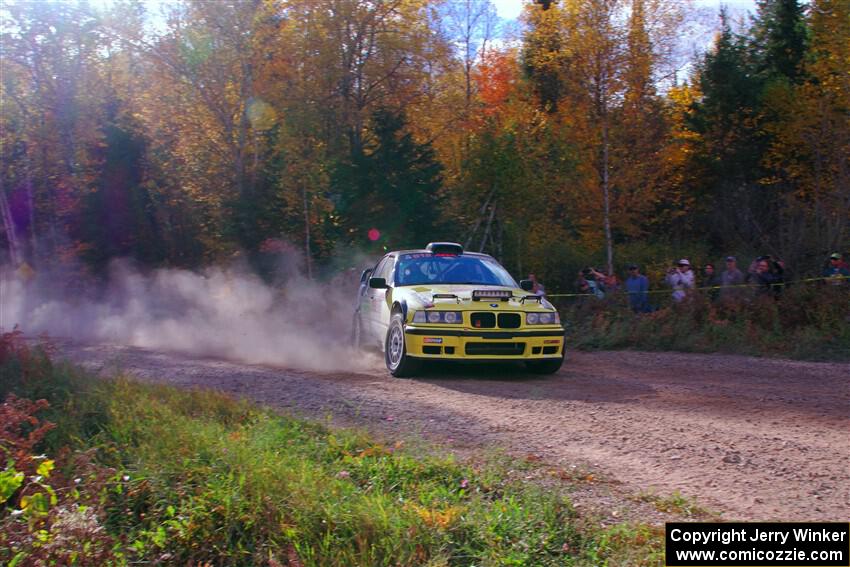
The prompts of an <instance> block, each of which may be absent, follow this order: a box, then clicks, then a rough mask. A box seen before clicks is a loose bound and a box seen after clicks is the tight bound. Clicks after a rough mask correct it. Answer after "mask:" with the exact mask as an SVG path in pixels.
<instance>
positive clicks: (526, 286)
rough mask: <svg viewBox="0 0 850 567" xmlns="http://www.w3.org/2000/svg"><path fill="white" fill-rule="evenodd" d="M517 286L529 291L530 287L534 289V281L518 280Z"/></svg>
mask: <svg viewBox="0 0 850 567" xmlns="http://www.w3.org/2000/svg"><path fill="white" fill-rule="evenodd" d="M519 287H521V288H522V289H524V290H525V291H531V290H532V289H534V282H533V281H531V280H520V282H519Z"/></svg>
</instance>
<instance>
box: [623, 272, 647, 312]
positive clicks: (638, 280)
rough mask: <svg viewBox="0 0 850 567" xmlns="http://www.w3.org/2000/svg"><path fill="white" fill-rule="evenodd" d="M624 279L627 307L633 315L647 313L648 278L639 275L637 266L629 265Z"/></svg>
mask: <svg viewBox="0 0 850 567" xmlns="http://www.w3.org/2000/svg"><path fill="white" fill-rule="evenodd" d="M628 268H629V275H628V277H627V278H626V293H628V294H629V306H630V307H631V308H632V311H634V312H635V313H649V312H650V311H652V309H650V307H649V278H647V277H646V276H645V275H643V274H641V273H640V268H638V265H637V264H629V266H628Z"/></svg>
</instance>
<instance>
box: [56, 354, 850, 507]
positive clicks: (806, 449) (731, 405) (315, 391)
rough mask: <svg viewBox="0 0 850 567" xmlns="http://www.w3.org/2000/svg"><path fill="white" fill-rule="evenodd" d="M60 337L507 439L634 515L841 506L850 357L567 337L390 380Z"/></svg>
mask: <svg viewBox="0 0 850 567" xmlns="http://www.w3.org/2000/svg"><path fill="white" fill-rule="evenodd" d="M60 352H61V353H62V354H63V355H65V356H67V357H69V358H70V359H71V360H73V361H76V362H79V363H82V364H84V365H85V366H88V367H90V368H93V369H95V370H101V371H105V372H108V371H109V370H110V369H113V368H116V367H117V368H121V369H123V370H125V371H127V372H129V373H132V374H134V375H136V376H139V377H140V378H143V379H147V380H154V381H159V382H167V383H171V384H174V385H179V386H183V387H210V388H215V389H219V390H223V391H225V392H228V393H232V394H235V395H239V396H245V397H249V398H251V399H254V400H257V401H259V402H262V403H265V404H268V405H270V406H273V407H276V408H280V409H284V410H289V411H292V412H294V413H296V414H301V415H305V416H307V417H313V418H316V417H318V418H323V417H325V416H328V415H332V416H333V420H334V422H335V423H338V424H341V425H362V426H366V427H367V428H369V429H372V430H377V431H379V432H381V433H382V434H384V435H388V436H403V435H411V434H413V435H423V436H425V437H426V438H428V439H431V440H435V441H438V442H441V443H445V444H447V445H448V446H449V447H453V448H455V449H458V450H463V449H465V448H466V449H477V448H488V447H502V448H505V449H507V450H508V451H509V452H511V453H513V454H516V455H518V456H521V457H522V456H527V455H533V456H534V457H533V458H534V459H537V458H541V459H542V460H543V461H544V462H545V463H547V464H550V465H552V466H553V467H556V468H558V469H559V470H566V471H571V470H581V471H588V470H589V471H594V472H597V473H602V475H603V476H604V477H605V478H608V479H611V481H612V482H610V483H608V485H607V488H606V489H605V490H602V488H600V487H598V486H597V487H585V489H582V490H584V491H585V493H584V494H578V495H577V497H578V500H579V501H580V500H581V498H582V497H584V498H585V499H586V500H587V501H588V502H589V503H590V506H596V507H602V508H610V509H614V508H617V509H619V510H621V511H622V513H623V514H625V515H627V516H628V515H631V516H635V515H637V516H647V517H648V518H647V519H650V520H652V521H662V520H663V519H664V518H663V517H662V515H659V514H658V513H655V512H654V511H653V510H651V509H650V508H651V506H647V505H644V504H640V503H634V502H632V501H631V500H629V497H630V495H631V496H634V495H635V494H638V493H641V492H644V491H651V492H657V493H658V494H660V495H665V494H670V493H672V492H674V491H680V492H681V493H682V494H684V495H686V496H689V497H695V498H697V500H698V502H699V503H700V504H701V505H703V506H706V507H708V508H710V509H712V510H715V511H718V512H720V513H721V514H722V517H723V518H725V519H742V520H760V519H770V520H786V521H792V520H839V521H843V520H847V519H848V518H850V364H843V363H808V362H796V361H786V360H767V359H756V358H750V357H742V356H729V355H698V354H673V353H643V352H598V353H573V354H571V355H570V357H569V360H568V361H567V362H566V363H565V364H564V367H563V368H562V370H561V371H560V372H559V373H558V374H557V375H555V376H551V377H545V378H541V377H538V376H531V375H528V374H526V373H525V372H524V371H523V370H522V368H521V367H512V366H507V367H506V366H503V365H499V366H493V365H487V366H476V367H466V366H458V365H449V364H434V365H432V366H430V367H427V368H426V370H425V372H424V374H423V375H422V376H421V377H420V378H417V379H414V380H398V379H394V378H392V377H390V376H389V375H388V374H387V373H386V371H385V370H383V368H382V367H381V365H380V363H379V361H377V360H375V362H374V372H371V373H370V374H353V373H316V372H306V371H299V370H292V369H279V368H269V367H262V366H254V365H247V364H240V363H235V362H227V361H220V360H211V359H203V358H193V357H188V356H184V355H180V354H171V353H162V352H150V351H145V350H141V349H136V348H131V347H124V346H116V345H89V346H83V345H75V344H72V343H67V342H64V343H60ZM616 486H621V488H616ZM612 487H615V488H613V492H612ZM606 491H607V492H606ZM579 492H581V490H579ZM602 492H605V493H604V494H602ZM626 500H628V503H626Z"/></svg>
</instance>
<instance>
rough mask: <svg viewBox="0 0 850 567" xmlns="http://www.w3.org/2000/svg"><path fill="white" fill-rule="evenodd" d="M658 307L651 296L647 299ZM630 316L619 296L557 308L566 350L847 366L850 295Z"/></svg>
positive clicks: (833, 291)
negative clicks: (772, 359) (725, 356)
mask: <svg viewBox="0 0 850 567" xmlns="http://www.w3.org/2000/svg"><path fill="white" fill-rule="evenodd" d="M653 299H654V300H655V301H659V299H658V298H657V296H656V297H655V298H653ZM663 301H664V302H665V303H666V305H663V306H662V307H661V308H659V309H657V310H656V311H654V312H652V313H641V314H634V313H632V312H631V310H629V308H628V306H627V305H626V301H625V298H624V297H623V296H620V297H616V298H615V299H613V300H604V301H599V300H596V299H595V298H590V297H588V298H582V299H581V300H579V301H574V302H572V303H571V304H569V305H565V306H563V307H562V314H563V317H562V318H563V319H564V321H565V323H566V325H567V332H568V335H569V340H570V344H571V345H572V346H574V347H575V348H579V349H584V350H595V349H624V348H633V349H639V350H676V351H684V352H723V353H730V354H746V355H755V356H780V357H791V358H796V359H802V360H835V361H847V360H850V294H848V292H847V290H845V289H840V288H836V287H831V286H825V285H819V286H800V287H796V288H795V287H791V288H789V289H787V290H785V292H784V293H783V294H782V296H781V297H780V298H779V299H778V300H775V299H773V298H771V297H759V298H754V299H748V300H742V301H737V302H727V303H724V302H720V301H711V300H710V298H709V297H708V296H706V295H700V294H695V295H694V296H692V297H691V298H689V300H687V301H685V302H684V303H682V304H677V305H670V304H669V301H668V298H667V297H666V295H665V297H664V298H663Z"/></svg>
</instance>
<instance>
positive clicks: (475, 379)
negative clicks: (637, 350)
mask: <svg viewBox="0 0 850 567" xmlns="http://www.w3.org/2000/svg"><path fill="white" fill-rule="evenodd" d="M416 381H420V382H427V383H429V384H431V385H433V386H436V387H439V388H445V389H447V390H453V391H456V392H461V393H465V394H475V395H479V396H491V397H494V398H508V399H518V400H563V401H577V402H588V403H619V404H622V403H636V402H638V401H641V400H643V401H645V400H646V399H647V398H652V397H654V396H655V395H656V391H655V388H653V387H652V386H650V385H649V384H647V383H645V382H641V381H639V380H632V379H629V378H627V377H616V376H611V375H610V374H609V375H602V374H601V373H600V374H599V375H596V374H594V373H593V372H592V369H587V368H573V367H571V366H570V363H569V361H567V362H565V363H564V367H563V368H561V370H560V371H559V372H558V373H557V374H552V375H540V374H532V373H530V372H529V371H528V370H526V368H525V365H524V364H522V363H511V362H507V363H493V364H488V363H479V364H463V363H457V362H450V361H429V363H428V364H426V365H424V366H423V368H422V371H421V373H420V375H419V376H418V377H417V378H416Z"/></svg>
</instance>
